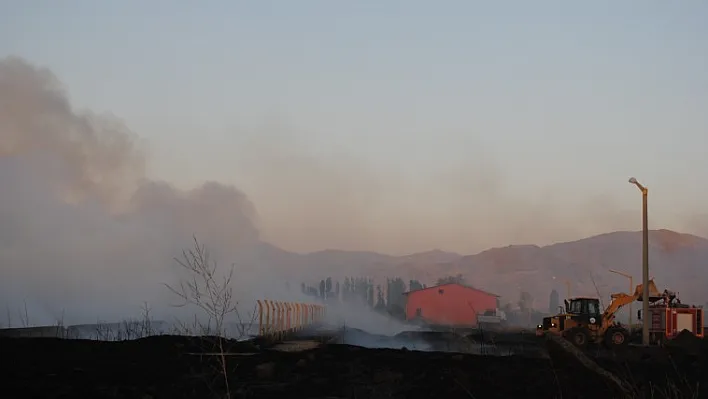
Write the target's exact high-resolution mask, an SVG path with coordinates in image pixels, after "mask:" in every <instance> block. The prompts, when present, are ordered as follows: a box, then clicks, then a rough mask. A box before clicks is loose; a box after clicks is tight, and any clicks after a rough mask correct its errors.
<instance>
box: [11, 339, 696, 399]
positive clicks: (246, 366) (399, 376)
mask: <svg viewBox="0 0 708 399" xmlns="http://www.w3.org/2000/svg"><path fill="white" fill-rule="evenodd" d="M694 343H695V342H694ZM544 344H545V343H544ZM698 346H699V347H700V350H701V351H702V352H700V353H697V352H696V351H695V348H693V350H692V351H690V353H684V354H680V353H679V352H680V351H674V352H675V353H673V352H672V353H671V354H670V356H669V355H666V354H664V355H663V357H662V356H658V355H657V356H655V358H643V356H644V355H642V354H640V353H635V352H636V351H635V352H632V351H631V350H630V351H628V354H627V355H625V356H626V357H623V358H619V359H612V358H604V359H601V360H599V361H598V362H599V363H600V364H601V365H602V366H603V367H605V368H607V369H611V370H614V371H615V372H617V373H618V374H619V373H620V372H621V371H623V370H625V371H626V370H629V371H630V372H631V373H632V375H634V376H635V380H636V381H635V382H636V387H637V390H638V397H641V395H640V394H642V393H646V396H644V397H652V396H650V395H649V394H650V393H651V391H652V390H648V389H646V387H648V384H647V383H642V381H648V380H647V378H653V379H652V380H651V381H652V384H653V385H652V389H653V392H654V396H653V397H654V398H661V397H671V398H680V397H681V398H682V397H704V396H701V395H705V394H706V391H705V388H700V386H697V383H698V381H700V380H701V379H703V380H704V381H705V377H706V376H705V371H704V370H705V361H706V351H705V349H706V348H707V347H708V346H706V345H705V344H704V343H703V342H701V345H698ZM227 348H228V349H229V350H230V351H231V352H233V353H235V354H233V355H229V356H228V360H227V369H228V375H229V386H230V390H231V392H232V395H233V396H234V397H244V398H286V397H287V398H480V399H481V398H517V397H518V398H529V397H534V398H560V397H562V398H593V399H598V398H615V397H618V393H617V392H616V391H614V390H613V388H612V387H610V386H609V385H608V384H607V383H606V381H604V380H603V379H601V378H600V377H599V376H598V375H597V374H594V373H592V372H589V371H587V369H585V368H584V367H583V366H581V365H580V364H579V363H577V362H576V361H574V360H573V359H572V358H569V357H568V356H567V354H565V353H561V352H560V351H559V350H558V349H557V348H555V349H554V348H552V347H551V348H549V350H548V352H549V353H550V354H551V357H550V358H547V359H544V358H534V357H527V356H504V357H500V356H478V355H469V354H459V353H444V352H418V351H409V350H397V349H365V348H361V347H356V346H350V345H342V344H323V345H322V346H320V347H318V348H315V349H310V350H306V351H302V352H280V351H275V350H265V349H261V348H258V347H256V346H254V345H253V344H251V343H243V342H241V343H233V342H231V343H230V344H229V345H228V346H227ZM638 350H642V351H643V349H642V348H639V349H638ZM213 351H214V347H213V343H211V342H209V341H204V340H200V339H196V338H186V337H176V336H158V337H148V338H143V339H140V340H136V341H123V342H98V341H79V340H61V339H52V338H34V339H32V338H0V373H1V375H2V379H3V381H4V382H5V384H4V387H3V396H2V397H3V398H28V397H35V398H60V397H62V398H69V397H71V398H77V397H87V398H89V397H90V398H140V399H150V398H170V399H175V398H203V399H206V398H213V397H221V398H223V397H224V396H223V392H224V381H223V378H222V377H221V375H220V372H219V369H220V367H219V363H218V357H217V356H210V355H196V354H199V353H205V352H213ZM238 353H240V354H238ZM662 353H663V352H662ZM672 367H673V368H674V370H678V371H676V372H675V373H674V374H680V373H683V374H684V376H683V377H681V378H673V377H671V374H670V373H667V371H670V370H671V368H672ZM691 368H693V371H690V370H691ZM696 368H698V370H696ZM637 375H639V376H640V377H641V378H639V379H637V378H636V376H637ZM646 376H650V377H646ZM651 376H653V377H651ZM657 376H663V379H662V378H658V377H657ZM667 376H669V377H668V383H667V382H666V381H667ZM620 377H622V376H621V375H620ZM674 377H675V375H674ZM662 381H663V382H662ZM684 381H685V382H684ZM701 385H708V383H703V384H701ZM643 387H644V388H643ZM642 389H644V392H640V391H641V390H642ZM699 389H700V390H699ZM677 390H678V391H679V393H675V394H674V393H673V392H674V391H677ZM662 392H671V393H672V395H671V396H663V395H661V393H662ZM691 394H693V395H691Z"/></svg>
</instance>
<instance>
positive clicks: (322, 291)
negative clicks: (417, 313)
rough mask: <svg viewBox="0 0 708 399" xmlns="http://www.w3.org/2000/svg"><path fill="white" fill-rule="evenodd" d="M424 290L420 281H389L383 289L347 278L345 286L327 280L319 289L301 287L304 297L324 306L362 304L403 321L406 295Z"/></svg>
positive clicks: (363, 279) (365, 279)
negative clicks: (319, 301) (318, 300)
mask: <svg viewBox="0 0 708 399" xmlns="http://www.w3.org/2000/svg"><path fill="white" fill-rule="evenodd" d="M423 288H426V285H425V284H422V283H421V282H420V281H418V280H415V279H412V280H409V281H408V284H406V282H405V280H403V279H402V278H401V277H393V278H387V279H386V283H385V284H383V285H382V284H376V285H375V284H374V280H373V279H371V278H368V277H345V278H344V280H343V281H342V282H341V283H340V282H339V281H336V280H333V279H332V277H327V278H325V279H322V280H320V282H319V284H318V285H315V286H310V285H307V284H305V283H301V285H300V289H301V291H302V293H303V294H305V295H307V296H310V297H313V298H318V299H320V300H322V301H324V302H341V303H352V304H360V305H364V306H368V307H370V308H372V309H375V310H377V311H379V312H382V313H388V314H390V315H392V316H395V317H399V318H405V306H406V302H405V301H406V297H405V295H404V293H406V292H408V291H415V290H419V289H423Z"/></svg>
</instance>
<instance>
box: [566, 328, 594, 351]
mask: <svg viewBox="0 0 708 399" xmlns="http://www.w3.org/2000/svg"><path fill="white" fill-rule="evenodd" d="M568 340H570V342H571V343H572V344H573V345H575V346H576V347H578V348H580V349H584V348H585V347H586V346H588V342H589V341H590V331H588V329H587V328H583V327H575V328H572V329H571V330H570V331H568Z"/></svg>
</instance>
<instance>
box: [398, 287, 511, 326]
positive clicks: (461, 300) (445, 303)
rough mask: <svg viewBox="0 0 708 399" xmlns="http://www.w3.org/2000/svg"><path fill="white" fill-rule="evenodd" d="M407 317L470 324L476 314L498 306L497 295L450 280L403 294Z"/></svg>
mask: <svg viewBox="0 0 708 399" xmlns="http://www.w3.org/2000/svg"><path fill="white" fill-rule="evenodd" d="M404 295H406V296H407V297H408V298H407V301H406V320H416V319H417V320H421V321H423V322H425V323H427V324H432V325H440V326H456V327H473V326H476V325H477V314H483V313H484V312H485V311H487V310H494V309H496V308H497V298H499V296H498V295H495V294H491V293H489V292H485V291H482V290H479V289H476V288H473V287H469V286H466V285H462V284H456V283H449V284H442V285H436V286H434V287H427V288H423V289H419V290H415V291H409V292H406V293H404Z"/></svg>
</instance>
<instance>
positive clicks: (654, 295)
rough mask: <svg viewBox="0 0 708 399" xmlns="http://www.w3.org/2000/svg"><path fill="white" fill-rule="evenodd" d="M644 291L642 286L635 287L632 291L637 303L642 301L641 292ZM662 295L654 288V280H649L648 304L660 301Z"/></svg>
mask: <svg viewBox="0 0 708 399" xmlns="http://www.w3.org/2000/svg"><path fill="white" fill-rule="evenodd" d="M643 290H644V286H643V285H642V284H639V285H637V288H636V289H635V290H634V295H636V296H637V301H641V300H642V291H643ZM661 297H662V294H661V292H659V289H658V288H656V284H654V280H653V279H652V280H649V302H654V301H658V300H659V299H661Z"/></svg>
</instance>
